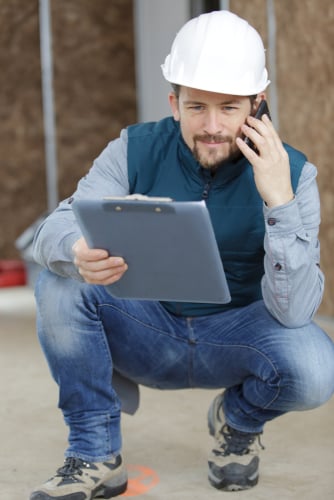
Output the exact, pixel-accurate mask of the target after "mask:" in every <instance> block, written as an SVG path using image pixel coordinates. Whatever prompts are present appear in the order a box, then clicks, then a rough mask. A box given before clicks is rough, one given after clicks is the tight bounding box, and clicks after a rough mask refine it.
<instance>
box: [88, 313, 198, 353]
mask: <svg viewBox="0 0 334 500" xmlns="http://www.w3.org/2000/svg"><path fill="white" fill-rule="evenodd" d="M98 307H99V308H102V307H109V308H111V309H115V310H116V311H118V312H119V313H120V314H122V315H124V316H126V317H127V318H129V319H131V320H132V321H135V322H136V323H138V324H140V325H141V326H144V327H145V328H150V329H151V330H153V331H155V332H158V333H160V334H163V335H166V336H168V337H172V338H175V340H178V341H181V342H183V343H185V344H186V343H188V340H187V339H182V338H180V337H177V336H173V335H172V333H171V332H170V331H165V330H162V329H161V328H158V327H156V326H155V325H151V324H149V323H144V322H143V321H141V320H139V319H138V318H136V317H135V316H133V315H132V314H129V313H128V312H126V311H124V310H123V309H121V308H119V307H116V306H114V305H113V304H99V305H98Z"/></svg>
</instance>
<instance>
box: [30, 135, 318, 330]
mask: <svg viewBox="0 0 334 500" xmlns="http://www.w3.org/2000/svg"><path fill="white" fill-rule="evenodd" d="M316 175H317V170H316V168H315V166H314V165H312V164H311V163H309V162H306V163H305V165H304V167H303V170H302V173H301V176H300V179H299V183H298V187H297V190H296V196H295V199H294V200H293V201H291V202H290V203H288V204H286V205H282V206H280V207H275V208H271V209H269V208H268V207H267V206H266V205H265V204H264V205H263V215H264V220H265V237H264V249H265V257H264V268H265V274H264V276H263V278H262V294H263V299H264V302H265V304H266V307H267V309H268V310H269V311H270V313H271V314H272V315H273V316H274V317H275V318H276V319H277V320H278V321H279V322H281V323H282V324H283V325H285V326H287V327H298V326H301V325H303V324H305V323H307V322H309V321H310V320H311V319H312V318H313V316H314V314H315V313H316V311H317V309H318V307H319V304H320V302H321V299H322V295H323V289H324V276H323V273H322V272H321V270H320V267H319V260H320V245H319V241H318V231H319V224H320V202H319V193H318V188H317V183H316ZM128 193H129V182H128V173H127V131H126V130H123V131H122V132H121V135H120V137H119V138H118V139H116V140H114V141H112V142H110V143H109V144H108V146H107V147H106V148H105V149H104V151H103V152H102V153H101V154H100V156H99V157H98V158H97V159H96V160H95V161H94V164H93V166H92V168H91V169H90V171H89V173H88V174H87V175H86V176H85V177H84V178H82V179H81V180H80V182H79V183H78V186H77V190H76V191H75V193H74V194H73V197H74V198H76V199H83V198H86V199H87V198H102V197H104V196H111V195H114V196H124V195H127V194H128ZM80 237H81V233H80V230H79V227H78V225H77V223H76V220H75V217H74V214H73V212H72V209H71V204H70V203H69V200H64V201H63V202H61V203H60V204H59V206H58V208H57V209H56V210H55V211H54V212H53V213H52V214H51V215H50V216H49V217H48V218H47V219H46V220H45V221H44V222H43V223H42V225H41V226H40V228H39V229H38V231H37V233H36V235H35V240H34V258H35V260H36V262H38V263H39V264H41V265H42V266H44V267H46V268H48V269H49V270H51V271H52V272H54V273H57V274H60V275H62V276H65V277H71V278H74V279H78V280H82V278H81V276H80V274H79V273H78V271H77V269H76V267H75V266H74V264H73V253H72V246H73V244H74V243H75V241H77V240H78V239H79V238H80Z"/></svg>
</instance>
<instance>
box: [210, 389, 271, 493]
mask: <svg viewBox="0 0 334 500" xmlns="http://www.w3.org/2000/svg"><path fill="white" fill-rule="evenodd" d="M222 402H223V395H222V394H219V395H218V396H217V397H216V398H215V399H214V400H213V402H212V403H211V406H210V408H209V412H208V425H209V432H210V435H211V436H213V437H214V438H215V441H216V446H215V447H214V448H213V450H212V453H211V456H210V458H209V462H208V463H209V482H210V483H211V484H212V486H214V487H215V488H218V489H220V490H225V491H238V490H247V489H249V488H252V487H253V486H255V485H256V484H257V482H258V480H259V462H260V460H259V457H258V454H259V451H260V449H264V446H263V445H262V443H261V441H260V434H253V433H248V432H247V433H246V432H240V431H237V430H236V429H232V427H229V426H228V425H227V424H225V423H224V414H223V407H222Z"/></svg>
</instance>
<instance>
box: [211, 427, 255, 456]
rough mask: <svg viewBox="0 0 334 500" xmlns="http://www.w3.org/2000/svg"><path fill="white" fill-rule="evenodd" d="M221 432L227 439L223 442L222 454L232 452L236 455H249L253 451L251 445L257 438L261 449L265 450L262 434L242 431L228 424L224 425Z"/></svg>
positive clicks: (225, 454)
mask: <svg viewBox="0 0 334 500" xmlns="http://www.w3.org/2000/svg"><path fill="white" fill-rule="evenodd" d="M220 432H221V434H222V436H223V438H224V441H225V442H224V443H222V444H221V449H222V450H223V452H222V455H224V456H227V455H231V453H233V454H235V455H247V454H248V453H249V452H250V451H251V449H250V447H251V445H252V444H253V443H254V441H255V440H256V439H257V441H258V444H259V446H260V447H261V449H262V450H264V446H263V444H262V443H261V439H260V434H252V433H249V432H240V431H237V430H236V429H232V428H231V427H229V426H228V425H227V424H225V425H224V426H223V428H222V429H221V431H220Z"/></svg>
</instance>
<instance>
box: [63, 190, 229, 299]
mask: <svg viewBox="0 0 334 500" xmlns="http://www.w3.org/2000/svg"><path fill="white" fill-rule="evenodd" d="M72 207H73V211H74V213H75V216H76V218H77V220H78V223H79V226H80V228H81V230H82V234H83V236H84V238H85V239H86V241H87V244H88V246H89V247H91V248H103V249H106V250H107V251H108V252H109V254H110V255H115V256H121V257H123V258H124V259H125V261H126V262H127V264H128V270H127V272H126V273H125V274H124V276H123V277H122V278H121V279H120V280H119V281H118V282H117V283H114V284H112V285H109V286H107V289H108V291H109V292H110V293H111V295H114V296H115V297H119V298H129V299H142V300H145V299H146V300H164V301H180V302H208V303H227V302H230V300H231V297H230V293H229V289H228V285H227V282H226V277H225V273H224V269H223V264H222V262H221V258H220V255H219V251H218V247H217V243H216V239H215V235H214V231H213V228H212V224H211V220H210V215H209V212H208V210H207V208H206V205H205V202H204V201H194V202H177V201H171V200H169V199H168V198H167V199H165V198H163V199H160V198H145V197H142V196H140V195H139V196H131V197H125V198H104V199H101V200H75V201H74V202H73V203H72Z"/></svg>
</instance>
